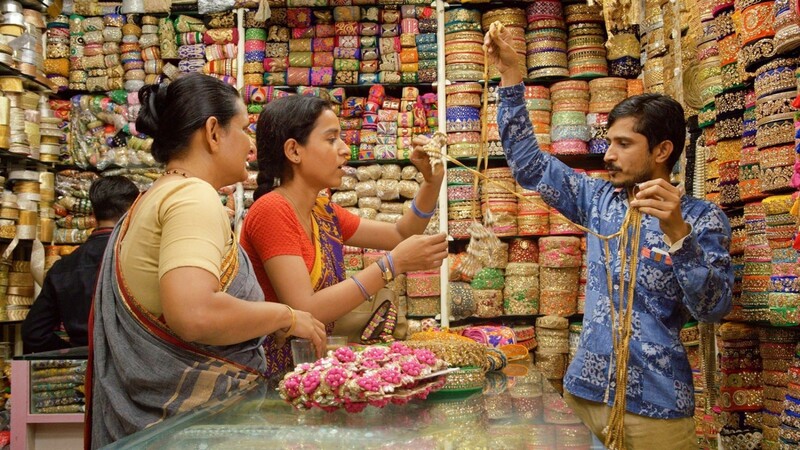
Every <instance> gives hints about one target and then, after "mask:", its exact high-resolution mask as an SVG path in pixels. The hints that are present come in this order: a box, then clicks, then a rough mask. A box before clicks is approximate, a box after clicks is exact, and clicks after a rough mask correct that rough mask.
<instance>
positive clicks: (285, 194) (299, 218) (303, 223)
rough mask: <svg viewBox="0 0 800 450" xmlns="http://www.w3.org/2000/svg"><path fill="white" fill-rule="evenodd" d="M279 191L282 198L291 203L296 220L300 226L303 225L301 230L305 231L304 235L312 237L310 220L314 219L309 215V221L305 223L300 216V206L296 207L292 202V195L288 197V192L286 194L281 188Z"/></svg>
mask: <svg viewBox="0 0 800 450" xmlns="http://www.w3.org/2000/svg"><path fill="white" fill-rule="evenodd" d="M279 192H280V194H281V195H282V196H283V198H285V199H286V200H289V203H291V204H292V208H294V212H295V214H296V215H297V221H298V222H300V226H302V227H303V231H305V232H306V235H307V236H308V237H309V238H311V239H313V238H314V236H313V233H312V232H311V221H312V220H314V219H313V218H312V217H311V216H310V215H309V223H308V225H306V223H305V221H303V220H302V218H301V214H300V208H298V207H297V204H296V203H295V202H294V200H293V199H292V197H290V196H289V194H287V193H286V192H285V191H283V190H280V191H279Z"/></svg>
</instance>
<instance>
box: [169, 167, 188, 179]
mask: <svg viewBox="0 0 800 450" xmlns="http://www.w3.org/2000/svg"><path fill="white" fill-rule="evenodd" d="M164 175H180V176H182V177H183V178H189V174H188V173H186V171H184V170H180V169H169V170H165V171H164Z"/></svg>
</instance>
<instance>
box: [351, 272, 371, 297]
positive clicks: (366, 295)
mask: <svg viewBox="0 0 800 450" xmlns="http://www.w3.org/2000/svg"><path fill="white" fill-rule="evenodd" d="M350 279H351V280H353V281H355V283H356V286H358V289H359V290H360V291H361V294H362V295H363V296H364V301H367V300H369V293H368V292H367V288H365V287H364V285H363V284H361V282H360V281H358V278H356V277H350Z"/></svg>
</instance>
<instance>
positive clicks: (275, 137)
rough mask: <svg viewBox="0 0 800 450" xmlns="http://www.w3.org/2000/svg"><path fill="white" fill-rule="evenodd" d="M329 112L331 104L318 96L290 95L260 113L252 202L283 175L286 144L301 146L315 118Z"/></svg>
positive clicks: (268, 105) (312, 127)
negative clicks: (256, 167)
mask: <svg viewBox="0 0 800 450" xmlns="http://www.w3.org/2000/svg"><path fill="white" fill-rule="evenodd" d="M329 109H331V103H330V102H329V101H327V100H324V99H321V98H319V97H310V96H304V95H290V96H288V97H283V98H279V99H277V100H274V101H272V102H270V103H269V104H267V106H266V107H265V108H264V110H263V111H261V115H260V116H259V117H258V127H257V128H256V149H257V151H258V179H257V181H258V189H256V191H255V193H254V194H253V198H254V199H256V200H258V198H259V197H261V196H262V195H264V194H266V193H268V192H270V191H272V190H273V189H274V188H275V185H276V181H278V180H280V179H281V177H282V176H283V175H284V170H285V169H286V155H285V153H284V152H283V145H284V144H285V143H286V141H288V140H289V139H294V140H295V141H297V142H298V143H299V144H300V145H305V144H306V142H307V141H308V136H309V135H310V134H311V131H312V130H313V129H314V124H315V123H316V122H317V119H318V118H319V116H320V115H321V114H322V113H323V112H324V111H326V110H329Z"/></svg>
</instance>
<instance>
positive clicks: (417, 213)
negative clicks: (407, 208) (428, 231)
mask: <svg viewBox="0 0 800 450" xmlns="http://www.w3.org/2000/svg"><path fill="white" fill-rule="evenodd" d="M411 211H413V212H414V215H415V216H417V217H419V218H420V219H430V218H431V217H433V215H434V214H436V207H435V206H434V208H433V211H431V212H429V213H425V212H422V211H420V210H419V208H418V207H417V198H416V197H414V198H413V199H412V200H411Z"/></svg>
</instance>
